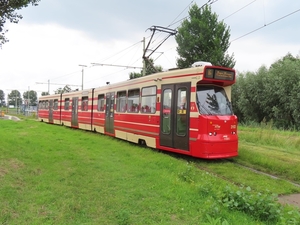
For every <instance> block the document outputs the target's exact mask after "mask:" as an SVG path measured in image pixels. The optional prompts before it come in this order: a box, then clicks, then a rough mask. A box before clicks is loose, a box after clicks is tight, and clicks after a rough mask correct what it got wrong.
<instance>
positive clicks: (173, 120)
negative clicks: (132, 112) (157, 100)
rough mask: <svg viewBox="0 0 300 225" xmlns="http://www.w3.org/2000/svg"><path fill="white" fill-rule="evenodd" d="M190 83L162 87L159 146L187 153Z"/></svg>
mask: <svg viewBox="0 0 300 225" xmlns="http://www.w3.org/2000/svg"><path fill="white" fill-rule="evenodd" d="M190 91H191V83H181V84H167V85H162V91H161V106H160V134H159V139H160V145H161V146H166V147H171V148H177V149H181V150H186V151H189V120H190Z"/></svg>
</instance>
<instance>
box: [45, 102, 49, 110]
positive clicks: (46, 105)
mask: <svg viewBox="0 0 300 225" xmlns="http://www.w3.org/2000/svg"><path fill="white" fill-rule="evenodd" d="M45 109H48V110H49V102H48V101H46V102H45Z"/></svg>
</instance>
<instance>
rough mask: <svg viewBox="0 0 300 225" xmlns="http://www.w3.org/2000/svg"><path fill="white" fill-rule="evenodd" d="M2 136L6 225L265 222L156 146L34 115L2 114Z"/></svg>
mask: <svg viewBox="0 0 300 225" xmlns="http://www.w3.org/2000/svg"><path fill="white" fill-rule="evenodd" d="M0 136H1V144H0V152H1V154H0V209H1V212H0V224H204V223H205V222H208V217H207V215H209V216H211V217H212V218H215V219H216V220H217V219H219V220H220V221H223V222H224V221H228V222H229V224H263V223H260V222H255V221H256V219H255V218H251V216H249V215H246V214H244V213H241V212H238V211H230V210H229V209H227V208H226V207H223V206H222V205H221V204H220V203H218V201H217V200H216V198H217V195H218V193H219V192H220V191H221V189H222V188H225V186H226V185H227V183H226V182H225V181H222V180H219V179H218V178H216V177H214V176H212V175H210V174H207V173H206V172H203V171H200V170H198V169H196V168H195V167H194V166H192V165H190V164H187V163H186V162H182V161H181V160H177V159H174V158H172V157H170V156H168V155H165V154H161V153H158V152H156V151H154V150H151V149H147V148H141V147H139V146H136V145H133V144H130V143H127V142H124V141H120V140H117V139H113V138H110V137H106V136H102V135H99V134H96V133H91V132H85V131H81V130H73V129H70V128H66V127H61V126H55V125H47V124H44V123H40V122H36V121H32V120H25V121H24V120H23V121H19V122H14V121H5V120H0ZM208 187H209V189H208Z"/></svg>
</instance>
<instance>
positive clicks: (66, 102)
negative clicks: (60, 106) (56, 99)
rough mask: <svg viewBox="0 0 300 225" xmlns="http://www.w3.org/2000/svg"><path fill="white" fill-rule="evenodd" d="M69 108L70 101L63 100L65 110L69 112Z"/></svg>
mask: <svg viewBox="0 0 300 225" xmlns="http://www.w3.org/2000/svg"><path fill="white" fill-rule="evenodd" d="M69 106H70V99H69V98H65V107H64V109H65V110H69Z"/></svg>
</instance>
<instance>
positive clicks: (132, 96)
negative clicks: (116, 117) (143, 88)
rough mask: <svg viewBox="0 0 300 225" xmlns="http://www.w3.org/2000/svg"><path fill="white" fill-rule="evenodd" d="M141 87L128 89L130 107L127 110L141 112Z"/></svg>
mask: <svg viewBox="0 0 300 225" xmlns="http://www.w3.org/2000/svg"><path fill="white" fill-rule="evenodd" d="M139 103H140V89H134V90H129V91H128V107H127V111H128V112H132V113H137V112H139Z"/></svg>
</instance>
